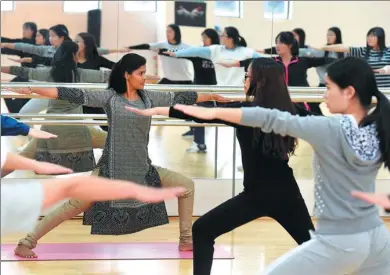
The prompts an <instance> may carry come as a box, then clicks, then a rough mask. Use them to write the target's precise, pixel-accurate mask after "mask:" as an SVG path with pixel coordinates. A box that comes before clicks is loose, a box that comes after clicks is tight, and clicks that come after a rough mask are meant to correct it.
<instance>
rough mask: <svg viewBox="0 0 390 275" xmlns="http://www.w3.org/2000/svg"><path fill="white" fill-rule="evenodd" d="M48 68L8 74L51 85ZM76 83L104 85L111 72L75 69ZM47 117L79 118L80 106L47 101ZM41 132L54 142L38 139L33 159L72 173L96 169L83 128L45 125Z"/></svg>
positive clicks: (14, 68)
mask: <svg viewBox="0 0 390 275" xmlns="http://www.w3.org/2000/svg"><path fill="white" fill-rule="evenodd" d="M50 71H51V67H42V68H36V69H32V68H25V67H17V66H11V67H10V73H11V74H13V75H16V76H19V77H24V78H28V79H31V80H38V81H48V82H53V79H52V78H51V75H50ZM77 72H78V77H77V80H78V81H77V82H83V83H104V82H106V81H107V80H108V77H109V76H110V73H111V71H98V70H86V69H80V68H78V69H77ZM46 113H48V114H82V113H83V109H82V106H81V105H80V104H77V103H76V104H75V103H70V102H68V101H63V100H56V99H53V100H50V101H49V106H48V109H47V112H46ZM41 130H43V131H47V132H49V133H52V134H55V135H57V136H58V137H57V138H55V139H39V140H38V143H37V151H36V155H35V159H36V160H39V161H46V162H51V163H55V164H59V165H61V166H65V167H68V168H70V169H72V170H73V171H74V172H76V173H77V172H88V171H91V170H93V168H94V166H95V165H96V162H95V157H94V155H93V148H92V139H91V134H90V131H89V129H88V127H86V126H76V125H72V126H64V125H44V126H42V128H41Z"/></svg>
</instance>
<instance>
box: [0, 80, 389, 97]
mask: <svg viewBox="0 0 390 275" xmlns="http://www.w3.org/2000/svg"><path fill="white" fill-rule="evenodd" d="M0 86H1V88H25V87H42V88H55V87H67V88H79V89H103V90H104V89H107V84H106V83H51V82H6V83H4V82H2V83H1V85H0ZM288 89H289V91H290V93H291V94H294V93H317V94H323V93H324V92H325V91H326V88H323V87H288ZM145 90H150V91H164V92H180V91H194V92H218V93H240V94H241V95H242V93H243V92H244V87H243V86H233V85H225V86H216V85H161V84H147V85H145ZM380 90H381V91H382V92H383V93H385V94H390V88H380Z"/></svg>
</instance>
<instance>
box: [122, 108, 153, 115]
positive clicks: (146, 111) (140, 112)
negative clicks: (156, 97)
mask: <svg viewBox="0 0 390 275" xmlns="http://www.w3.org/2000/svg"><path fill="white" fill-rule="evenodd" d="M125 108H126V110H127V111H130V112H133V113H135V114H137V115H140V116H149V117H151V116H154V115H158V113H157V109H156V108H150V109H144V110H141V109H137V108H133V107H129V106H125Z"/></svg>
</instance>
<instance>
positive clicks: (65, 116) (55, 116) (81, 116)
mask: <svg viewBox="0 0 390 275" xmlns="http://www.w3.org/2000/svg"><path fill="white" fill-rule="evenodd" d="M3 115H6V116H9V117H13V118H19V119H43V118H48V119H67V120H72V119H80V120H81V119H103V120H105V119H107V115H103V114H17V113H4V114H3ZM152 119H153V120H172V119H175V118H171V117H166V116H153V118H152ZM176 120H177V119H176Z"/></svg>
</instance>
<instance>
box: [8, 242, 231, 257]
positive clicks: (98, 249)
mask: <svg viewBox="0 0 390 275" xmlns="http://www.w3.org/2000/svg"><path fill="white" fill-rule="evenodd" d="M14 249H15V245H14V244H2V245H1V260H2V261H67V260H154V259H155V260H164V259H192V258H193V257H192V251H190V252H180V251H179V250H178V244H177V243H57V244H53V243H51V244H44V243H43V244H39V245H38V246H37V248H36V249H35V250H34V251H35V253H36V254H37V255H38V258H35V259H24V258H20V257H17V256H15V255H14ZM214 259H233V257H232V255H231V253H230V252H228V251H227V250H226V249H224V248H223V247H221V246H215V252H214Z"/></svg>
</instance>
